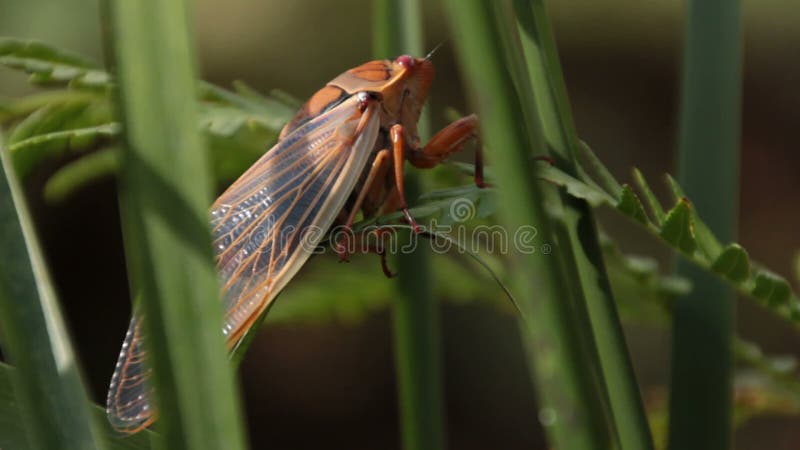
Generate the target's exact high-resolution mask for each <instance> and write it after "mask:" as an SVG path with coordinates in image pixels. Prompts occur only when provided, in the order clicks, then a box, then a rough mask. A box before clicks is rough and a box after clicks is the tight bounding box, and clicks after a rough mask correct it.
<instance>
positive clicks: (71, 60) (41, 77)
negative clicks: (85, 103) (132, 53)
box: [0, 38, 110, 87]
mask: <svg viewBox="0 0 800 450" xmlns="http://www.w3.org/2000/svg"><path fill="white" fill-rule="evenodd" d="M0 64H2V65H4V66H6V67H10V68H12V69H19V70H23V71H25V72H27V73H29V74H31V77H30V81H31V82H32V83H34V84H67V83H71V84H73V85H75V86H81V87H106V86H108V84H109V83H110V77H109V76H108V74H107V73H106V72H105V71H103V70H102V69H99V68H98V67H97V65H96V64H95V63H93V62H91V61H89V60H86V59H84V58H82V57H80V56H77V55H74V54H71V53H68V52H65V51H63V50H58V49H56V48H54V47H51V46H48V45H46V44H44V43H41V42H37V41H25V40H19V39H10V38H0Z"/></svg>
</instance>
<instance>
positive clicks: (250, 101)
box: [198, 81, 296, 126]
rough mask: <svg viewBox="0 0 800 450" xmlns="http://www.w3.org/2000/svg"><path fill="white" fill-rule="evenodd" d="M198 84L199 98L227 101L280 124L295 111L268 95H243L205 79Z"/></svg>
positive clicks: (288, 118)
mask: <svg viewBox="0 0 800 450" xmlns="http://www.w3.org/2000/svg"><path fill="white" fill-rule="evenodd" d="M198 86H199V87H198V89H199V96H200V99H201V100H206V101H211V102H222V103H227V104H229V105H232V106H236V107H238V108H240V109H243V110H245V111H248V112H251V113H255V114H261V115H263V116H265V117H268V118H270V119H274V120H276V121H279V122H281V123H282V124H284V123H286V122H288V121H289V120H291V119H292V117H294V114H295V112H296V110H295V109H292V108H291V107H289V106H287V105H286V104H285V103H283V102H280V101H278V100H275V99H272V98H269V97H263V96H259V97H258V98H255V97H253V96H245V95H241V94H238V93H236V92H231V91H229V90H227V89H223V88H221V87H219V86H215V85H213V84H211V83H207V82H205V81H200V82H199V83H198ZM281 126H282V125H281Z"/></svg>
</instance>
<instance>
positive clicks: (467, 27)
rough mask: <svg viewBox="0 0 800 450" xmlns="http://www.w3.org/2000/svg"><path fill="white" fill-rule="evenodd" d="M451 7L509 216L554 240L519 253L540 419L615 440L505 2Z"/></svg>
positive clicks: (588, 441) (561, 439)
mask: <svg viewBox="0 0 800 450" xmlns="http://www.w3.org/2000/svg"><path fill="white" fill-rule="evenodd" d="M446 6H447V7H448V8H447V11H448V12H449V15H450V18H451V21H452V26H453V30H454V34H455V39H454V42H455V44H456V48H457V50H458V51H459V59H460V61H461V65H462V67H463V69H464V72H465V75H466V80H467V82H468V85H469V87H470V93H471V94H472V98H473V100H474V103H475V104H477V105H478V106H479V111H480V117H481V120H482V123H481V125H482V137H483V140H484V142H485V143H486V144H487V146H488V147H490V148H491V149H492V151H491V152H487V153H489V155H488V156H489V157H490V159H491V162H492V167H493V171H494V173H495V174H496V178H497V179H499V180H503V182H502V184H501V186H500V187H499V188H498V195H497V198H498V204H499V205H500V213H501V219H502V220H503V222H504V224H505V225H506V226H507V227H508V228H507V229H508V230H515V231H516V232H517V233H515V234H514V235H517V234H518V232H520V231H522V230H530V229H533V230H535V232H536V234H535V237H536V240H535V241H534V242H535V243H536V244H537V246H538V248H539V249H541V248H543V247H542V244H548V245H551V246H552V248H553V252H552V254H549V255H545V254H543V253H541V252H540V251H536V252H529V251H520V250H521V249H520V248H514V249H512V254H511V255H510V256H511V257H512V259H513V261H514V262H513V264H512V265H511V267H513V270H514V273H513V274H512V275H513V276H514V280H515V286H516V292H517V293H518V299H517V300H518V304H519V307H520V310H521V312H522V315H523V319H522V324H523V329H524V331H525V334H524V339H525V340H526V344H527V345H528V348H529V350H530V356H531V361H530V364H531V366H532V369H533V372H534V375H535V381H536V388H537V392H538V393H539V402H540V407H541V410H540V414H539V419H540V421H541V423H542V424H543V425H544V426H545V431H546V433H547V434H548V438H549V441H550V444H551V445H552V446H553V447H556V448H560V449H594V448H610V447H612V446H613V445H614V444H613V437H612V436H610V435H609V433H608V429H607V421H606V420H607V419H606V417H605V415H604V413H603V410H602V406H601V404H602V403H603V401H604V400H603V398H602V397H603V396H602V394H601V395H598V392H597V390H598V388H600V389H602V386H598V385H597V378H596V376H597V374H596V371H597V367H596V363H595V361H594V358H593V356H592V352H593V351H594V350H593V349H592V348H588V347H587V345H591V342H587V340H586V336H585V335H584V334H583V331H582V330H581V328H582V327H581V325H580V323H576V322H575V317H576V313H575V311H574V310H573V305H572V302H571V299H573V298H575V296H576V291H575V289H576V282H573V281H571V279H570V278H569V277H568V274H571V273H574V271H575V270H576V268H575V267H574V261H573V260H572V258H571V255H570V252H571V249H570V242H569V241H568V240H565V239H564V237H563V236H558V237H556V236H557V235H561V234H562V233H560V232H559V231H558V229H559V227H560V225H557V224H555V223H554V222H558V221H559V220H560V219H559V218H556V219H555V220H553V216H554V215H556V216H561V215H562V213H563V211H561V209H562V208H561V205H560V198H559V196H558V194H557V192H555V191H554V190H552V189H550V190H548V191H546V192H545V191H543V190H542V189H541V188H540V186H539V184H538V183H537V181H536V180H537V178H536V177H535V176H533V174H535V173H536V172H537V167H536V165H535V164H536V163H535V162H534V161H533V160H532V155H533V154H544V153H545V140H544V136H543V134H542V130H541V125H540V124H539V117H538V116H537V112H536V110H535V108H533V107H532V106H533V105H535V99H534V98H533V93H532V92H531V89H530V88H529V86H527V85H526V84H523V82H524V83H527V79H525V78H526V75H525V74H524V67H522V68H521V67H520V66H519V65H518V64H519V60H520V59H521V55H520V54H518V49H517V48H514V42H513V39H514V38H515V37H516V36H515V35H513V33H509V30H508V29H507V28H506V29H503V25H502V20H501V17H499V16H501V15H502V11H503V10H502V7H500V6H498V5H493V4H491V3H489V2H484V1H481V0H469V1H463V0H462V1H457V0H449V1H448V2H446ZM520 69H523V70H520ZM515 82H516V83H515ZM522 117H524V118H525V119H524V120H521V118H522ZM577 287H578V288H579V286H577ZM578 315H579V314H578ZM581 321H583V319H581ZM589 337H591V336H589ZM594 357H596V354H595V355H594Z"/></svg>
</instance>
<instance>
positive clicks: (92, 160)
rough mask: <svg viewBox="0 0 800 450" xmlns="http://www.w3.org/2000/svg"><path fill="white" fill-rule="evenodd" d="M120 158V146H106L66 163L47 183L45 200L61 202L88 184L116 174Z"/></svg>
mask: <svg viewBox="0 0 800 450" xmlns="http://www.w3.org/2000/svg"><path fill="white" fill-rule="evenodd" d="M119 158H120V151H119V149H118V148H105V149H102V150H98V151H96V152H94V153H90V154H88V155H86V156H84V157H83V158H79V159H77V160H75V161H72V162H70V163H68V164H66V165H64V166H63V167H61V168H59V169H58V170H57V171H56V172H55V173H54V174H53V175H52V176H50V178H49V179H48V180H47V182H46V183H45V185H44V198H45V200H47V201H48V202H50V203H59V202H61V201H63V200H64V199H66V198H67V197H69V196H70V195H72V194H73V193H75V192H76V191H78V190H79V189H81V188H82V187H84V186H86V185H88V184H90V183H92V182H94V181H96V180H98V179H101V178H104V177H108V176H112V175H115V174H116V173H117V170H118V169H119Z"/></svg>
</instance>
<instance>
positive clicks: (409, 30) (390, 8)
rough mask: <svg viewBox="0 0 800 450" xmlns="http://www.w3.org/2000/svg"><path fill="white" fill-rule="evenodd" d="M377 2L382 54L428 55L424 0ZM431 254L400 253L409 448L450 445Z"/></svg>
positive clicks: (397, 344) (423, 131) (398, 338)
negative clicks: (443, 399) (445, 427)
mask: <svg viewBox="0 0 800 450" xmlns="http://www.w3.org/2000/svg"><path fill="white" fill-rule="evenodd" d="M373 7H374V17H373V19H374V20H373V25H374V29H373V36H374V39H375V41H374V49H373V50H374V54H375V57H376V58H394V57H396V56H399V55H401V54H403V53H407V54H411V55H414V56H420V55H422V54H423V52H424V49H423V45H424V44H423V33H422V16H421V13H420V8H421V3H420V1H419V0H376V1H375V2H374V3H373ZM418 126H419V132H420V137H421V138H422V139H423V142H424V140H425V139H427V138H428V137H429V133H428V129H429V124H428V115H427V113H426V112H424V111H423V115H422V117H421V118H420V120H419V123H418ZM408 175H409V176H407V177H406V180H405V183H406V184H405V187H406V195H407V196H408V198H409V199H413V198H416V197H417V196H419V194H420V192H421V189H420V186H421V180H420V179H419V177H417V176H415V174H408ZM412 238H413V237H412ZM429 259H430V258H429V255H428V254H427V253H425V252H424V251H419V250H417V251H414V252H412V253H408V254H404V253H401V254H398V255H397V258H396V264H397V270H398V273H399V277H398V282H397V298H396V299H395V301H394V304H393V312H392V318H393V328H394V349H395V366H396V371H397V383H398V396H399V407H400V421H401V423H400V427H401V435H402V441H403V448H404V449H405V450H425V449H431V450H436V449H442V448H444V447H445V444H444V442H445V431H444V420H443V406H442V397H443V388H442V384H443V381H442V369H441V337H440V324H439V304H438V302H436V299H435V298H434V297H433V294H432V289H431V274H430V271H431V270H432V267H431V264H430V261H429Z"/></svg>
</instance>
